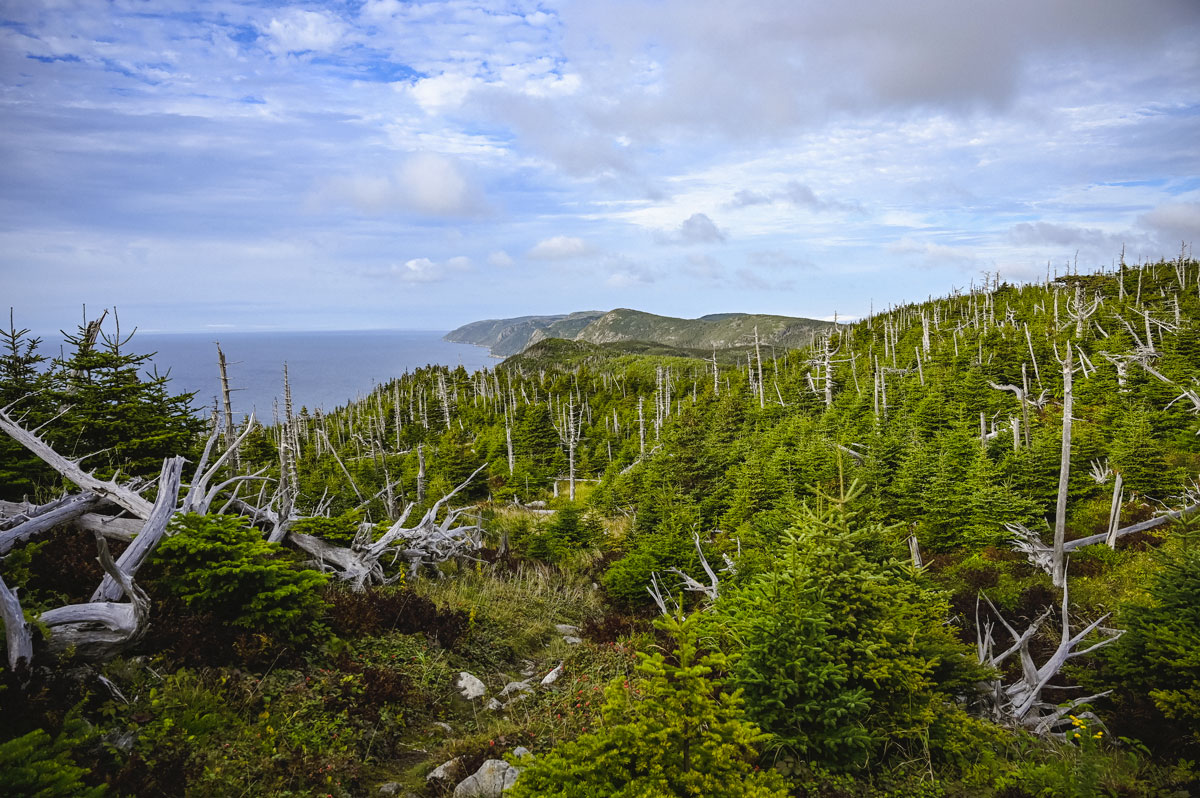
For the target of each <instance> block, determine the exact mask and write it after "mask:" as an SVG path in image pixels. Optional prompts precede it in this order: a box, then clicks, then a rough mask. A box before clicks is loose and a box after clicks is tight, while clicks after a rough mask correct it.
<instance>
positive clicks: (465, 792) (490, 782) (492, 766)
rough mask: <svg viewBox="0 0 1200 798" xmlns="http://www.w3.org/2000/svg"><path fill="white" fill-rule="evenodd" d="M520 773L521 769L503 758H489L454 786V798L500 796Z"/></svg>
mask: <svg viewBox="0 0 1200 798" xmlns="http://www.w3.org/2000/svg"><path fill="white" fill-rule="evenodd" d="M519 775H521V771H520V769H519V768H516V767H513V766H512V765H510V764H508V763H507V762H505V761H504V760H503V759H489V760H488V761H486V762H484V763H483V764H482V765H480V767H479V770H477V771H475V772H474V773H472V774H471V775H470V776H468V777H467V778H466V779H465V780H463V781H462V783H460V784H459V785H458V786H457V787H455V788H454V798H500V796H501V795H503V794H504V793H505V792H506V791H507V790H510V789H512V786H513V785H514V784H516V783H517V776H519Z"/></svg>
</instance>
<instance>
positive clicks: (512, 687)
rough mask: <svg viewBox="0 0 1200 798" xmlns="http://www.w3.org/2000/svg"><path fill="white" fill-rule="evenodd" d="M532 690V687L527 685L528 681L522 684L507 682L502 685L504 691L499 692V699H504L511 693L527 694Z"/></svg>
mask: <svg viewBox="0 0 1200 798" xmlns="http://www.w3.org/2000/svg"><path fill="white" fill-rule="evenodd" d="M532 689H533V685H531V684H530V683H529V679H526V680H525V681H523V682H509V683H508V684H506V685H504V689H503V690H501V691H500V697H501V698H504V697H505V696H506V695H511V694H512V693H527V692H529V691H530V690H532Z"/></svg>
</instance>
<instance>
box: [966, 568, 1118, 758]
mask: <svg viewBox="0 0 1200 798" xmlns="http://www.w3.org/2000/svg"><path fill="white" fill-rule="evenodd" d="M979 596H980V598H981V599H982V600H983V601H984V602H986V603H987V606H988V608H989V609H990V610H991V612H990V617H989V618H988V619H987V620H986V621H981V619H980V605H979V601H978V600H976V604H975V628H976V647H977V652H978V656H979V663H980V664H981V665H990V666H992V667H993V668H997V669H999V668H1000V666H1001V665H1003V664H1004V662H1005V660H1007V659H1008V658H1009V657H1011V656H1012V655H1013V654H1017V655H1018V656H1019V657H1020V662H1021V675H1020V677H1018V678H1017V679H1016V680H1014V681H1012V682H1010V683H1008V684H1004V683H1003V681H1002V679H1000V678H997V679H995V680H993V681H992V682H991V684H990V687H991V691H990V694H989V695H988V697H987V699H986V700H987V701H988V703H989V705H990V706H989V709H990V714H991V715H992V719H993V720H995V721H996V722H997V723H1006V724H1008V725H1010V726H1017V727H1023V728H1026V729H1029V730H1030V731H1032V732H1034V733H1036V734H1052V733H1054V732H1056V731H1057V730H1058V728H1059V727H1062V726H1065V725H1067V724H1068V723H1069V722H1070V721H1069V720H1068V716H1069V715H1070V714H1072V713H1073V712H1074V711H1075V709H1076V707H1078V706H1080V705H1081V704H1085V703H1087V702H1089V701H1093V700H1095V699H1097V698H1100V697H1101V696H1103V695H1107V693H1108V691H1105V692H1103V693H1097V694H1096V695H1090V696H1085V697H1083V698H1076V699H1074V700H1072V701H1069V702H1066V703H1065V704H1060V703H1059V702H1057V701H1055V702H1048V701H1044V700H1042V691H1043V690H1045V689H1046V688H1047V686H1048V685H1049V684H1050V681H1051V680H1052V679H1053V678H1054V677H1055V676H1057V675H1058V673H1059V671H1061V670H1062V667H1063V666H1064V665H1065V664H1066V663H1067V661H1068V660H1071V659H1074V658H1075V657H1081V656H1083V655H1084V654H1088V653H1091V652H1093V651H1096V650H1097V649H1100V648H1103V647H1105V646H1107V645H1111V644H1112V643H1114V642H1116V640H1117V638H1119V637H1120V636H1121V634H1122V631H1121V630H1118V629H1107V628H1104V627H1102V626H1101V624H1102V623H1104V621H1105V620H1106V619H1107V618H1108V615H1107V614H1106V615H1102V616H1100V617H1099V618H1097V619H1096V620H1094V621H1092V622H1091V623H1089V624H1088V625H1086V626H1085V627H1083V629H1081V630H1080V631H1078V632H1076V633H1075V634H1071V623H1070V614H1069V607H1068V603H1069V602H1068V592H1067V588H1066V584H1065V580H1064V584H1063V594H1062V633H1061V635H1060V636H1059V643H1058V647H1057V648H1055V650H1054V652H1053V653H1052V654H1051V655H1050V656H1049V657H1048V658H1047V659H1046V660H1045V662H1043V663H1042V664H1041V665H1038V664H1037V660H1035V659H1034V657H1033V654H1032V653H1031V652H1030V650H1029V648H1030V643H1031V642H1032V640H1033V639H1034V637H1035V635H1036V634H1037V632H1038V631H1039V630H1040V629H1041V627H1042V624H1044V623H1045V622H1046V619H1047V618H1049V617H1050V615H1051V612H1052V610H1051V609H1047V610H1046V611H1045V612H1044V613H1042V614H1041V616H1039V617H1038V618H1037V620H1035V621H1034V622H1033V623H1032V624H1030V625H1029V627H1028V628H1026V629H1025V631H1023V632H1018V631H1017V630H1016V629H1014V628H1013V627H1012V626H1011V625H1010V624H1009V623H1008V621H1006V620H1005V619H1004V616H1003V615H1001V614H1000V611H999V610H998V609H996V606H995V605H994V604H992V602H991V599H989V598H988V597H987V596H986V595H984V594H983V593H980V594H979ZM993 617H994V618H995V619H996V620H997V621H999V623H1000V625H1001V626H1003V627H1004V629H1005V631H1007V632H1008V634H1009V636H1010V637H1011V638H1012V644H1011V645H1010V646H1009V647H1008V648H1007V649H1005V650H1004V651H1002V652H1000V653H998V654H997V653H996V652H995V639H994V637H993V634H992V632H993V630H994V628H995V626H994V624H993V621H992V618H993ZM1093 634H1098V635H1100V638H1099V639H1098V640H1096V641H1095V642H1093V643H1092V644H1091V645H1088V646H1087V647H1086V648H1082V649H1080V648H1079V646H1081V645H1083V644H1084V643H1085V641H1087V640H1088V638H1089V637H1091V636H1092V635H1093Z"/></svg>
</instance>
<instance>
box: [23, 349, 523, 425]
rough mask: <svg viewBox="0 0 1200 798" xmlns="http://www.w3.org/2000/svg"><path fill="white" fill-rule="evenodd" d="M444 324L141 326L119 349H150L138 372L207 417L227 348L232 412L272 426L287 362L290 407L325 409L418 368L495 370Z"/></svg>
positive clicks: (53, 352)
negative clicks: (163, 381) (155, 377)
mask: <svg viewBox="0 0 1200 798" xmlns="http://www.w3.org/2000/svg"><path fill="white" fill-rule="evenodd" d="M447 332H448V330H394V329H392V330H389V329H382V330H318V331H314V330H279V331H266V330H261V331H244V330H243V331H207V332H191V333H188V332H158V333H152V332H146V331H143V330H138V331H137V333H136V334H135V335H134V336H133V338H132V339H131V340H130V342H129V343H128V344H126V345H125V346H124V347H122V349H123V351H126V352H130V353H134V354H149V353H154V354H153V355H152V357H151V358H150V360H149V361H148V362H147V363H146V367H145V368H144V369H143V371H142V376H143V378H145V377H147V376H150V375H152V374H153V373H154V371H155V369H157V373H158V374H159V375H167V376H168V377H169V378H170V383H169V385H168V390H169V391H170V392H171V393H172V394H179V393H193V394H194V397H193V406H194V407H195V409H196V412H197V413H198V414H200V415H207V414H208V412H209V411H210V409H211V408H212V407H213V405H214V402H216V403H218V404H219V403H220V400H219V397H220V393H221V385H220V370H219V367H218V365H217V345H218V343H219V344H220V347H221V350H222V351H223V352H224V354H225V360H226V371H227V373H228V376H229V383H230V389H231V390H230V393H231V402H230V404H231V406H232V410H233V415H234V417H235V418H241V417H243V416H247V415H249V414H250V413H251V412H253V413H254V414H255V416H256V418H257V419H258V420H259V421H260V422H262V423H264V424H269V423H271V421H272V418H273V415H274V411H275V408H276V403H278V408H279V413H280V414H281V415H282V413H283V404H284V390H283V366H284V363H286V364H287V368H288V382H289V383H290V385H291V390H292V406H293V409H294V410H295V412H299V411H300V409H301V408H307V409H308V410H309V411H310V412H311V411H313V410H316V409H317V408H320V409H321V410H322V411H325V412H328V411H330V410H333V409H334V408H336V407H340V406H343V405H346V404H347V403H349V402H352V401H355V400H357V399H360V398H362V397H365V396H367V395H368V394H370V392H371V391H372V390H373V389H374V388H375V387H376V386H378V385H381V384H385V383H387V382H389V381H390V380H393V379H396V378H397V377H401V376H403V375H404V374H406V373H411V372H413V371H415V370H416V369H418V368H422V367H425V366H431V365H443V366H450V367H451V368H455V367H457V366H462V367H464V368H465V369H466V370H467V371H468V372H474V371H477V370H479V369H482V368H493V367H495V366H496V365H497V364H499V363H500V362H501V360H502V359H501V358H496V357H493V356H492V355H491V353H490V351H489V350H488V349H487V347H481V346H475V345H473V344H461V343H453V342H450V341H446V340H444V338H443V336H444V335H445V334H446V333H447ZM58 345H59V342H58V340H57V336H56V338H55V339H54V340H53V341H52V340H51V339H49V338H48V337H45V336H43V343H42V347H41V348H40V350H39V351H40V352H41V353H42V354H43V355H46V356H47V357H48V358H53V357H58V355H59V352H58Z"/></svg>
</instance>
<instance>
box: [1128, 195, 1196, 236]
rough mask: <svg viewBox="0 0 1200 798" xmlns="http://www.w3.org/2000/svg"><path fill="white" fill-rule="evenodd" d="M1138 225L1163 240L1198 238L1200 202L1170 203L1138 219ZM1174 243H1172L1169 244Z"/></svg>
mask: <svg viewBox="0 0 1200 798" xmlns="http://www.w3.org/2000/svg"><path fill="white" fill-rule="evenodd" d="M1138 223H1139V224H1140V225H1142V226H1143V227H1146V228H1149V229H1151V230H1153V231H1154V232H1156V233H1158V234H1159V235H1160V236H1162V237H1164V238H1171V239H1174V240H1175V241H1187V242H1188V243H1189V244H1190V243H1192V242H1193V241H1194V240H1196V239H1197V238H1200V202H1170V203H1166V204H1163V205H1159V206H1158V207H1157V208H1155V209H1154V210H1152V211H1150V212H1149V213H1145V214H1142V215H1141V216H1139V217H1138ZM1171 243H1174V242H1171Z"/></svg>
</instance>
